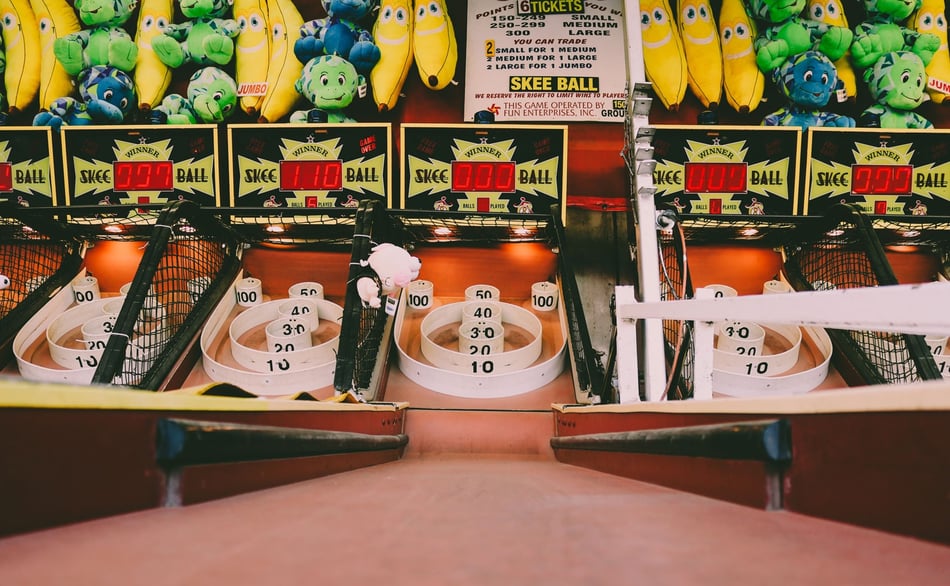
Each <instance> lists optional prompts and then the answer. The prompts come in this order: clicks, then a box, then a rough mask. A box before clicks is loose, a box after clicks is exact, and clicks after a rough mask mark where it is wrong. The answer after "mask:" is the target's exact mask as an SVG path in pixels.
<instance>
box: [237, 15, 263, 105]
mask: <svg viewBox="0 0 950 586" xmlns="http://www.w3.org/2000/svg"><path fill="white" fill-rule="evenodd" d="M234 20H236V21H237V22H238V26H239V27H241V32H240V33H238V37H237V42H236V43H235V45H234V64H235V66H234V70H235V81H237V84H238V95H240V96H241V102H240V104H241V109H242V110H244V112H246V113H247V114H251V115H254V114H256V113H258V112H259V111H260V109H261V103H262V102H263V101H264V94H265V93H266V88H267V70H268V66H269V65H270V55H271V50H270V42H271V37H270V34H268V33H269V27H268V26H267V3H266V2H265V0H234Z"/></svg>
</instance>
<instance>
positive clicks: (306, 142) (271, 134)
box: [228, 123, 392, 208]
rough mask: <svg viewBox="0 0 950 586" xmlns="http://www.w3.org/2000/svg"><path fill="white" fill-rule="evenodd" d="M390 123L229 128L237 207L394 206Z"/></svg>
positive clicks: (234, 126) (235, 126)
mask: <svg viewBox="0 0 950 586" xmlns="http://www.w3.org/2000/svg"><path fill="white" fill-rule="evenodd" d="M391 137H392V127H391V125H390V124H360V123H354V124H266V125H263V124H235V125H231V126H228V146H229V147H230V148H229V153H230V156H231V181H230V186H231V205H232V206H234V207H274V208H279V207H297V208H302V207H306V208H333V207H356V206H358V205H359V200H361V199H366V198H375V199H379V200H381V201H383V202H386V204H387V205H389V204H390V191H391V179H390V177H391V172H390V168H391V167H392V156H391V154H390V153H391V152H392V145H391V141H392V139H391Z"/></svg>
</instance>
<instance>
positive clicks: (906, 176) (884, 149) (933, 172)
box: [805, 128, 950, 218]
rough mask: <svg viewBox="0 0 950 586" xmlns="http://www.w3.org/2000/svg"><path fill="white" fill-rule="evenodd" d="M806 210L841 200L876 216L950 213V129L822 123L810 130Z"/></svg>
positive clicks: (811, 211) (944, 215)
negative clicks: (835, 126) (848, 126)
mask: <svg viewBox="0 0 950 586" xmlns="http://www.w3.org/2000/svg"><path fill="white" fill-rule="evenodd" d="M807 177H808V190H807V191H808V195H807V197H806V200H805V213H806V214H810V215H821V214H822V213H824V212H825V210H827V209H828V208H829V207H830V206H832V205H834V204H837V203H853V204H857V205H859V206H860V207H861V208H862V209H863V211H864V212H865V213H866V214H870V215H874V216H936V217H942V218H947V217H950V184H948V180H950V131H946V130H936V129H931V130H926V131H920V130H894V129H878V128H870V129H848V130H844V129H835V130H833V131H832V130H828V129H818V128H813V129H811V131H810V132H809V136H808V170H807Z"/></svg>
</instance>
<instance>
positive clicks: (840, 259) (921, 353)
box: [783, 204, 941, 384]
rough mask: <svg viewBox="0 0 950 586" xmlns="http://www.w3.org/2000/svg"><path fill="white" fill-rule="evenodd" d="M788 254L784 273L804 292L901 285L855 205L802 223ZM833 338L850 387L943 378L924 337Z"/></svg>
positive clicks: (851, 333)
mask: <svg viewBox="0 0 950 586" xmlns="http://www.w3.org/2000/svg"><path fill="white" fill-rule="evenodd" d="M783 253H784V257H785V261H784V271H785V274H786V276H787V277H788V280H789V282H790V283H791V285H792V286H793V287H794V288H795V289H797V290H799V291H816V290H817V291H820V290H826V289H833V288H834V289H847V288H856V287H876V286H879V285H896V284H897V278H896V277H895V276H894V271H893V270H892V268H891V266H890V263H889V262H888V260H887V257H886V255H885V253H884V249H883V247H882V245H881V242H880V240H879V238H878V236H877V234H876V233H875V231H874V229H873V226H872V223H871V221H870V220H869V219H868V218H867V216H865V215H864V214H863V213H861V211H860V210H859V208H858V207H856V206H854V205H850V204H839V205H837V206H835V207H833V208H831V209H830V210H829V211H828V213H827V214H826V215H825V216H824V217H823V218H822V219H821V221H817V222H808V223H807V224H803V225H802V226H801V227H800V229H799V230H797V231H796V232H795V233H794V234H793V238H792V239H791V240H790V242H788V243H787V244H786V245H785V246H784V247H783ZM872 310H873V309H872ZM828 335H829V336H830V337H831V339H832V342H833V343H834V345H835V349H836V353H835V355H836V357H837V358H838V360H837V361H836V364H837V365H838V369H839V371H840V372H841V374H842V376H843V377H844V378H845V380H846V381H847V382H848V383H849V384H891V383H903V382H913V381H919V380H935V379H939V378H941V376H940V372H939V370H938V369H937V365H936V363H935V362H934V359H933V356H932V355H931V354H930V351H929V349H928V347H927V345H926V343H925V342H924V338H923V336H914V335H907V334H889V333H883V332H873V331H863V330H834V329H829V330H828Z"/></svg>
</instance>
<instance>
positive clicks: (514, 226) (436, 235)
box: [394, 210, 556, 245]
mask: <svg viewBox="0 0 950 586" xmlns="http://www.w3.org/2000/svg"><path fill="white" fill-rule="evenodd" d="M394 214H396V215H395V218H396V222H397V223H398V227H399V230H400V231H401V232H402V234H403V238H404V239H405V240H406V241H407V242H410V243H429V244H438V245H446V244H453V243H465V244H478V243H485V244H495V243H499V242H536V241H543V242H550V243H552V244H554V240H555V239H556V235H555V234H554V229H553V226H552V222H551V218H550V217H549V216H536V215H532V216H528V215H519V214H503V215H493V214H466V213H462V212H439V213H438V215H436V214H434V213H431V212H422V211H419V212H413V211H408V210H407V211H400V212H394Z"/></svg>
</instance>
